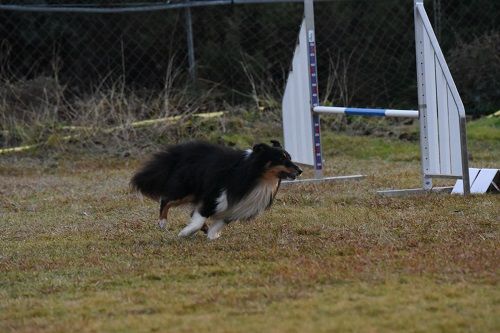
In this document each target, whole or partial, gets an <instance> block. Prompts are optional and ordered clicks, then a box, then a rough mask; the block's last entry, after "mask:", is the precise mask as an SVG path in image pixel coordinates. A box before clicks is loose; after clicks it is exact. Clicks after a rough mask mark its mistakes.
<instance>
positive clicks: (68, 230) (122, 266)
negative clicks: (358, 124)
mask: <svg viewBox="0 0 500 333" xmlns="http://www.w3.org/2000/svg"><path fill="white" fill-rule="evenodd" d="M493 125H494V124H493ZM495 126H496V125H494V126H492V124H491V121H490V120H489V119H488V120H487V121H486V120H480V122H477V123H475V122H473V123H471V125H470V126H469V136H470V137H469V146H470V148H471V152H472V154H473V156H474V157H475V158H474V159H473V160H472V161H471V164H472V165H473V166H497V167H498V165H499V164H500V163H499V162H500V159H499V156H500V143H499V141H498V140H496V139H495V138H496V137H497V135H498V134H497V132H496V131H498V127H495ZM484 128H493V131H491V132H487V131H490V129H486V130H485V132H484V133H490V134H481V133H483V129H484ZM495 128H496V129H495ZM260 133H264V135H263V136H264V137H268V136H269V135H270V132H266V130H265V129H264V130H263V132H260ZM227 135H228V136H227V138H226V139H227V140H231V141H235V142H247V141H250V140H251V136H248V134H245V133H228V134H227ZM256 135H257V134H256ZM323 142H324V144H325V152H326V157H327V163H328V164H327V166H328V168H327V170H326V171H327V173H329V174H352V173H364V174H367V175H368V177H367V179H365V180H363V181H359V182H346V183H329V184H320V185H302V186H297V187H283V188H282V190H281V191H280V193H279V194H278V198H277V200H276V202H275V204H274V206H273V207H272V208H271V209H270V210H269V211H267V212H266V214H265V215H263V216H262V217H260V218H258V219H256V220H254V221H252V222H250V223H235V224H234V225H230V226H229V227H228V228H227V229H225V230H224V234H223V236H222V238H221V239H219V240H217V241H213V242H209V241H207V240H206V239H205V238H204V237H203V236H202V235H198V236H196V237H194V238H193V239H189V240H183V239H178V238H177V236H176V235H177V233H178V231H179V230H180V229H181V228H182V226H183V225H184V224H185V222H186V221H187V219H188V217H189V211H188V210H185V209H181V208H178V209H176V210H173V211H172V213H171V215H170V217H171V218H170V221H169V225H168V230H167V231H161V230H159V229H158V228H157V226H156V224H155V220H156V215H157V204H156V203H154V202H151V201H149V200H146V199H142V198H141V197H139V196H138V195H136V194H133V193H130V192H129V190H128V180H129V178H130V176H131V174H132V173H133V171H134V170H135V169H136V168H137V166H138V165H139V162H140V161H139V160H140V159H141V158H137V160H136V159H131V158H123V157H122V158H119V157H115V158H109V157H108V156H102V155H101V156H91V155H79V156H76V155H69V156H68V155H66V154H65V153H62V154H61V155H58V154H52V155H49V156H48V157H45V158H42V159H41V158H39V157H30V156H27V155H24V156H23V157H15V156H9V157H5V156H4V157H2V158H1V159H0V183H1V184H2V186H1V187H0V332H14V331H15V332H68V331H75V332H96V331H111V332H115V331H116V332H123V331H130V332H132V331H133V332H151V331H153V332H154V331H169V332H198V331H199V332H495V331H499V330H500V320H499V318H500V317H499V316H498V313H500V289H499V288H498V273H499V269H498V267H500V256H499V255H500V252H499V247H498V244H499V222H500V221H499V218H498V216H499V215H498V207H500V196H498V195H484V196H470V197H467V198H463V197H460V196H450V195H437V194H429V195H424V196H414V197H403V198H385V197H379V196H377V195H376V194H375V193H374V190H375V189H380V188H389V187H394V188H400V187H416V186H418V185H419V183H420V179H419V170H420V166H419V155H418V144H417V143H416V142H408V141H402V140H398V139H393V138H381V137H380V138H374V137H370V136H357V137H355V136H349V135H345V134H342V135H336V134H333V133H327V132H324V140H323ZM307 173H308V174H310V173H311V171H310V170H308V171H307Z"/></svg>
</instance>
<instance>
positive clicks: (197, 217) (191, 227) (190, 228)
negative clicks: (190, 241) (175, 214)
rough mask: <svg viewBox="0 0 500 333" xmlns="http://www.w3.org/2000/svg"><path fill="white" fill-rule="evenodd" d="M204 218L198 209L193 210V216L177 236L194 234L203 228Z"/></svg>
mask: <svg viewBox="0 0 500 333" xmlns="http://www.w3.org/2000/svg"><path fill="white" fill-rule="evenodd" d="M206 220H207V218H206V217H204V216H202V215H201V214H200V213H199V212H198V210H195V211H194V212H193V216H191V221H190V222H189V224H188V225H187V226H186V227H185V228H184V229H182V230H181V232H180V233H179V237H189V236H192V235H194V234H195V233H196V232H198V231H199V230H200V229H201V228H203V225H204V224H205V221H206Z"/></svg>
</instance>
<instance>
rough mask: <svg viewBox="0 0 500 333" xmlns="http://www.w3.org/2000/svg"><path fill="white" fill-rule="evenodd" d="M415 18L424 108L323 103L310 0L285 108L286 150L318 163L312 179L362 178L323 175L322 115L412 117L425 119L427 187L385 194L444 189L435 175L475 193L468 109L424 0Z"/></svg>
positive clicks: (422, 125) (422, 127)
mask: <svg viewBox="0 0 500 333" xmlns="http://www.w3.org/2000/svg"><path fill="white" fill-rule="evenodd" d="M414 16H415V46H416V61H417V80H416V81H417V85H418V110H392V109H363V108H351V107H332V106H320V105H319V89H318V75H317V62H316V59H317V57H316V40H315V33H314V8H313V0H304V19H303V21H302V25H301V28H300V32H299V38H298V44H297V46H296V48H295V52H294V57H293V61H292V69H291V71H290V73H289V75H288V80H287V84H286V88H285V93H284V95H283V104H282V108H283V132H284V141H285V149H286V150H287V151H288V152H289V153H290V154H291V155H292V156H293V157H294V159H295V162H298V163H302V164H306V165H311V166H314V169H315V179H313V180H311V181H321V180H330V179H352V178H360V177H361V176H359V175H356V176H344V177H327V178H324V177H323V172H322V171H323V159H322V154H321V133H320V118H319V117H320V114H346V115H354V116H368V117H407V118H419V122H420V153H421V162H422V182H423V188H422V189H412V190H390V191H381V192H380V193H383V194H388V195H395V194H400V193H414V192H416V191H422V190H423V191H430V190H442V188H433V186H432V178H439V177H440V178H456V179H461V180H462V182H461V183H462V184H463V193H464V194H468V193H469V192H470V184H469V173H468V160H467V144H466V134H465V108H464V105H463V103H462V100H461V99H460V95H459V94H458V90H457V88H456V86H455V83H454V81H453V78H452V77H451V73H450V70H449V69H448V65H447V64H446V61H445V59H444V56H443V53H442V51H441V48H440V47H439V43H438V41H437V38H436V36H435V34H434V31H433V29H432V26H431V24H430V21H429V18H428V17H427V14H426V12H425V9H424V5H423V0H414ZM305 181H307V180H305Z"/></svg>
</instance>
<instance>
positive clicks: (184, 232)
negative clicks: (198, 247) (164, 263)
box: [179, 228, 196, 238]
mask: <svg viewBox="0 0 500 333" xmlns="http://www.w3.org/2000/svg"><path fill="white" fill-rule="evenodd" d="M195 232H196V231H193V230H192V229H191V228H184V229H182V230H181V232H179V237H183V238H185V237H190V236H192V235H193V234H194V233H195Z"/></svg>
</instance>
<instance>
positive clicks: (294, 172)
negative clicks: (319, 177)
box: [280, 165, 302, 180]
mask: <svg viewBox="0 0 500 333" xmlns="http://www.w3.org/2000/svg"><path fill="white" fill-rule="evenodd" d="M288 170H289V172H282V173H281V174H280V178H281V179H286V180H295V179H296V178H297V177H298V176H300V175H301V174H302V169H301V168H299V167H298V166H296V165H294V166H293V167H290V168H288Z"/></svg>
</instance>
